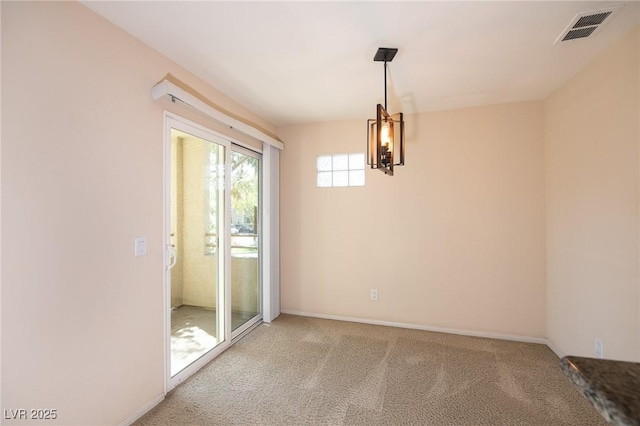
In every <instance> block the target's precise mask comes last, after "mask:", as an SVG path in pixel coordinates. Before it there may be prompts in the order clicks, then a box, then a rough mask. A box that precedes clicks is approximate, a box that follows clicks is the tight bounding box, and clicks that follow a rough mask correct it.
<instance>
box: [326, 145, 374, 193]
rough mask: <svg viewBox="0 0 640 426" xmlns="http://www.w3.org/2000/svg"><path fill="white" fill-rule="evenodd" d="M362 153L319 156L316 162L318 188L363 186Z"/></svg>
mask: <svg viewBox="0 0 640 426" xmlns="http://www.w3.org/2000/svg"><path fill="white" fill-rule="evenodd" d="M364 160H365V157H364V153H362V152H358V153H354V154H334V155H319V156H318V157H317V161H316V168H317V180H316V186H317V187H318V188H331V187H344V186H364V175H365V173H364V165H365V161H364Z"/></svg>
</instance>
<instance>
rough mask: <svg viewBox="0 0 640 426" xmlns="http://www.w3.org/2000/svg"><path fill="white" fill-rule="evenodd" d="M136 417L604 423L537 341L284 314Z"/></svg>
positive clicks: (213, 421)
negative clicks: (518, 341)
mask: <svg viewBox="0 0 640 426" xmlns="http://www.w3.org/2000/svg"><path fill="white" fill-rule="evenodd" d="M136 424H138V425H234V424H235V425H255V424H261V425H317V424H318V425H322V424H327V425H340V424H361V425H403V424H405V425H408V424H414V425H581V426H582V425H585V426H586V425H604V424H606V423H605V422H604V421H603V420H602V418H601V417H600V416H599V415H598V414H597V412H596V411H595V409H593V408H592V407H591V405H590V404H589V403H588V402H587V401H586V399H585V398H584V397H583V396H582V395H581V394H580V393H579V391H578V390H577V389H575V388H574V387H573V386H572V385H571V384H570V383H569V381H568V379H567V378H566V377H565V376H564V374H563V373H562V372H561V371H560V367H559V360H558V358H557V357H556V356H555V355H554V354H553V353H552V352H551V351H550V350H549V349H548V348H547V347H546V346H542V345H535V344H526V343H516V342H507V341H501V340H494V339H482V338H475V337H464V336H456V335H450V334H443V333H432V332H426V331H418V330H407V329H400V328H393V327H382V326H374V325H366V324H356V323H348V322H340V321H329V320H321V319H313V318H304V317H298V316H292V315H281V316H280V317H279V318H278V319H277V320H275V321H274V322H273V323H271V324H270V325H266V324H262V325H260V326H259V327H258V328H256V329H255V330H254V331H253V332H252V333H250V334H249V335H247V336H246V337H245V338H244V339H242V340H241V341H240V342H238V343H237V344H235V345H234V346H233V347H231V348H230V349H229V350H227V351H226V352H225V353H223V354H222V355H221V356H219V357H218V358H216V359H215V360H213V361H212V362H211V363H210V364H209V365H207V366H206V367H205V368H203V369H202V370H201V371H200V372H198V373H197V374H196V375H194V376H193V377H192V378H191V379H190V380H188V381H187V382H186V383H184V384H182V385H181V386H179V387H177V388H176V389H175V390H174V391H173V392H172V393H170V394H169V395H167V398H166V399H165V401H163V402H162V403H161V404H160V405H158V406H157V407H156V408H154V409H153V410H152V411H151V412H150V413H148V414H147V415H146V416H144V417H143V418H142V419H140V420H139V421H138V422H137V423H136Z"/></svg>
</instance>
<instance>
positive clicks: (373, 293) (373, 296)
mask: <svg viewBox="0 0 640 426" xmlns="http://www.w3.org/2000/svg"><path fill="white" fill-rule="evenodd" d="M371 300H378V290H376V289H375V288H372V289H371Z"/></svg>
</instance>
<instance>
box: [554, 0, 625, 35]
mask: <svg viewBox="0 0 640 426" xmlns="http://www.w3.org/2000/svg"><path fill="white" fill-rule="evenodd" d="M621 7H622V5H620V6H615V7H611V8H608V9H604V10H597V11H594V12H580V13H578V14H577V15H576V16H575V17H574V18H573V19H572V20H571V22H570V23H569V25H567V27H566V28H565V29H564V31H562V33H560V36H558V38H557V39H556V41H554V42H553V44H556V43H557V42H559V41H569V40H575V39H578V38H585V37H589V36H591V35H593V34H595V33H596V32H597V31H598V30H599V29H600V28H602V26H604V24H606V23H607V22H609V21H610V20H611V18H612V17H613V15H615V13H616V12H617V11H618V10H620V8H621Z"/></svg>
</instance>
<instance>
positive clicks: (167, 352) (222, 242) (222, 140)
mask: <svg viewBox="0 0 640 426" xmlns="http://www.w3.org/2000/svg"><path fill="white" fill-rule="evenodd" d="M172 128H175V129H177V130H180V131H183V132H185V133H189V134H192V135H194V136H196V137H199V138H202V139H204V140H207V141H210V142H213V143H216V144H219V145H222V146H224V147H225V180H224V184H225V188H224V189H225V203H224V204H225V208H224V213H223V214H224V223H225V224H226V223H230V220H231V178H230V177H231V141H229V139H228V138H227V137H225V136H224V135H222V134H220V133H218V132H215V131H213V130H211V129H209V128H207V127H204V126H201V125H199V124H197V123H195V122H193V121H191V120H188V119H186V118H184V117H181V116H179V115H176V114H173V113H171V112H168V111H165V112H164V132H163V133H164V134H163V140H164V142H163V143H164V145H163V148H164V149H163V199H162V202H163V236H162V243H163V253H164V264H163V307H164V315H163V318H164V321H163V336H164V371H165V375H164V376H165V380H164V389H165V394H166V393H167V392H169V391H170V390H172V389H173V388H174V387H176V386H177V385H178V384H180V383H181V382H183V381H184V380H186V379H187V378H189V377H190V376H191V375H193V374H194V373H195V372H196V371H198V370H200V369H201V368H202V367H203V366H205V365H206V364H207V363H209V362H210V361H211V360H212V359H214V358H215V357H217V356H218V355H220V354H221V353H222V352H223V351H224V350H225V349H227V348H228V347H229V345H230V344H231V321H229V320H227V317H229V319H230V314H231V298H230V297H227V295H229V294H230V291H231V273H230V271H231V256H230V251H229V250H228V248H229V247H230V246H231V230H230V227H229V226H227V227H225V229H224V235H223V236H220V235H218V238H219V242H218V249H219V250H222V249H224V250H225V256H224V284H223V285H222V286H220V285H219V286H218V288H217V289H216V294H217V296H216V297H217V299H218V303H217V306H216V309H219V310H222V313H221V315H222V316H224V318H225V326H224V336H223V337H224V339H223V340H222V341H220V342H219V343H218V344H217V345H216V347H215V348H213V349H212V350H210V351H209V352H207V353H206V354H204V355H203V356H201V357H200V358H198V359H197V360H196V361H194V362H193V363H191V364H190V365H189V366H187V367H185V368H184V369H183V370H182V371H180V372H179V373H178V374H176V375H175V376H173V377H171V337H170V336H171V273H170V272H169V270H170V269H169V268H168V266H169V265H170V264H171V258H170V250H169V246H170V244H171V241H170V233H171V230H170V228H171V216H170V215H171V129H172ZM220 289H222V294H219V292H218V290H220ZM218 329H220V327H219V326H218ZM219 337H220V336H217V338H218V339H219Z"/></svg>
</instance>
